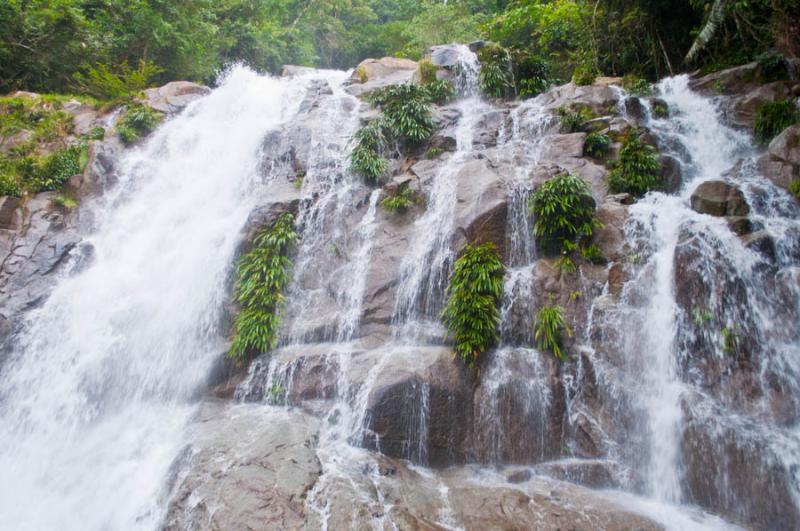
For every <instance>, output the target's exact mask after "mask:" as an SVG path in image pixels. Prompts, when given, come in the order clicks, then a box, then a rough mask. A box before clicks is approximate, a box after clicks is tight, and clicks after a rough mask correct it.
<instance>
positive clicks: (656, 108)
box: [652, 100, 669, 119]
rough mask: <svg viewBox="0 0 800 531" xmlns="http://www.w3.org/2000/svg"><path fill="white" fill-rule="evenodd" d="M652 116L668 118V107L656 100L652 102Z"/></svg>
mask: <svg viewBox="0 0 800 531" xmlns="http://www.w3.org/2000/svg"><path fill="white" fill-rule="evenodd" d="M652 109H653V116H654V117H656V118H658V119H661V118H669V106H668V105H667V104H666V103H665V102H663V101H660V100H656V101H654V102H653V106H652Z"/></svg>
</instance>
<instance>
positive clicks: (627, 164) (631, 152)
mask: <svg viewBox="0 0 800 531" xmlns="http://www.w3.org/2000/svg"><path fill="white" fill-rule="evenodd" d="M659 169H660V165H659V163H658V158H657V157H656V150H655V148H653V146H651V145H650V144H646V143H645V142H643V141H642V140H641V138H640V137H639V132H638V131H636V130H634V131H631V132H630V133H629V134H628V135H627V137H626V138H625V141H624V142H623V143H622V149H621V150H620V153H619V161H617V163H616V165H615V167H614V168H613V169H612V170H611V172H610V173H609V174H608V180H607V184H608V188H609V190H611V192H613V193H615V194H618V193H623V192H627V193H629V194H632V195H635V196H641V195H644V194H646V193H647V192H649V191H650V190H657V189H659V188H661V187H662V185H663V183H662V179H661V176H660V175H659Z"/></svg>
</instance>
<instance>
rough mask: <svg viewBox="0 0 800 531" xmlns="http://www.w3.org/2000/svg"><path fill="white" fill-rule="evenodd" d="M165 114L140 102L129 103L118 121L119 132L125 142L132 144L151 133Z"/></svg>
mask: <svg viewBox="0 0 800 531" xmlns="http://www.w3.org/2000/svg"><path fill="white" fill-rule="evenodd" d="M162 117H163V115H162V114H161V113H159V112H156V111H154V110H153V109H151V108H150V107H147V106H145V105H141V104H139V103H136V104H132V105H129V106H128V107H127V109H125V113H124V114H123V115H122V116H121V117H120V118H119V120H118V121H117V126H116V128H117V133H119V137H120V139H121V140H122V142H123V143H125V144H132V143H134V142H136V141H137V140H138V139H140V138H142V137H143V136H146V135H148V134H149V133H151V132H152V131H153V130H154V129H155V128H156V127H157V126H158V123H159V122H160V121H161V118H162Z"/></svg>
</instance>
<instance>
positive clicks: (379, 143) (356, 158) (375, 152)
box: [350, 120, 389, 184]
mask: <svg viewBox="0 0 800 531" xmlns="http://www.w3.org/2000/svg"><path fill="white" fill-rule="evenodd" d="M385 149H386V137H385V135H384V133H383V123H382V122H381V120H374V121H373V122H370V123H369V124H368V125H367V126H365V127H362V128H361V129H360V130H359V131H358V132H357V133H356V147H355V148H353V151H352V153H351V154H350V170H351V171H352V172H353V173H355V174H358V175H361V176H362V177H364V179H365V180H366V181H367V182H368V183H371V184H374V183H375V182H377V181H378V179H380V178H381V177H383V176H384V175H386V173H387V172H388V171H389V161H388V160H387V159H386V158H384V157H383V152H384V150H385Z"/></svg>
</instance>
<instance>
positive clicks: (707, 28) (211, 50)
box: [0, 0, 800, 93]
mask: <svg viewBox="0 0 800 531" xmlns="http://www.w3.org/2000/svg"><path fill="white" fill-rule="evenodd" d="M799 19H800V0H510V1H509V0H452V1H449V2H446V3H445V2H441V1H436V2H434V1H431V0H216V1H215V0H4V1H3V2H0V93H1V92H8V91H11V90H14V89H21V88H24V89H28V90H36V91H58V92H84V90H82V89H83V88H84V87H85V85H86V84H85V80H86V79H87V78H91V76H92V75H97V74H98V73H99V74H100V75H102V74H103V72H104V71H105V72H112V73H114V72H121V71H124V69H126V68H131V67H134V68H135V67H136V65H139V64H141V62H142V61H145V63H146V64H148V65H152V66H153V67H154V68H155V70H154V72H157V75H155V76H154V79H153V82H163V81H168V80H174V79H189V80H195V81H202V82H206V83H213V81H214V78H215V75H216V72H218V71H219V69H220V68H222V67H224V65H225V64H227V63H230V62H232V61H244V62H246V63H248V64H250V65H251V66H252V67H254V68H256V69H258V70H262V71H270V72H277V71H278V70H279V69H280V67H281V65H283V64H288V63H293V64H302V65H309V66H320V67H335V68H349V67H351V66H353V65H355V64H357V63H358V62H359V61H360V60H361V59H364V58H366V57H379V56H384V55H399V56H406V57H411V58H414V59H417V58H419V57H420V56H421V55H422V54H423V53H424V51H425V49H426V48H427V47H428V46H430V45H432V44H440V43H445V42H450V41H461V42H465V41H470V40H473V39H479V38H483V39H489V40H493V41H495V42H497V43H499V44H500V45H502V46H504V47H505V48H507V49H509V50H510V51H511V52H512V54H515V55H516V54H522V56H523V57H524V58H525V59H524V61H525V64H528V65H533V66H534V67H535V69H536V70H537V71H541V70H542V69H544V70H547V71H548V72H549V71H550V69H552V76H553V77H554V78H559V79H563V80H568V79H570V78H571V77H572V76H573V74H574V73H575V74H577V75H578V78H579V79H590V78H591V76H593V75H594V74H601V73H602V74H607V75H620V74H630V73H632V74H637V75H639V76H641V77H645V78H648V79H654V78H656V77H658V76H662V75H665V74H669V73H670V72H676V71H681V70H688V69H695V68H705V69H712V68H719V67H723V66H727V65H731V64H738V63H742V62H744V61H747V60H750V59H752V58H754V57H756V56H757V55H758V54H760V53H762V52H764V51H765V50H769V49H777V50H778V51H779V52H781V53H782V54H784V55H786V56H790V57H796V56H797V54H798V46H800V42H799V41H800V39H798V38H797V35H798V25H799V23H798V20H799ZM687 54H688V55H687ZM528 77H531V76H528ZM532 79H534V80H535V79H536V77H535V76H533V77H532ZM522 90H523V91H524V90H529V89H526V88H525V87H522ZM533 90H534V91H535V87H534V89H533Z"/></svg>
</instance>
